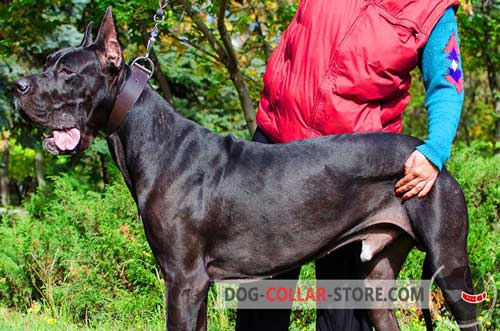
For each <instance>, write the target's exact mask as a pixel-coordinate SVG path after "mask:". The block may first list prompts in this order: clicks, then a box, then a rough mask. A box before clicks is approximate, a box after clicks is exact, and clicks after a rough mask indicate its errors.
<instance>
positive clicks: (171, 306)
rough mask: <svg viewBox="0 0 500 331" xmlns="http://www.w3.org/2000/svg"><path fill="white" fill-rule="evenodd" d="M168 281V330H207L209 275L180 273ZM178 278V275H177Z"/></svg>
mask: <svg viewBox="0 0 500 331" xmlns="http://www.w3.org/2000/svg"><path fill="white" fill-rule="evenodd" d="M179 277H180V278H181V279H176V280H174V281H172V282H167V330H168V331H205V330H206V327H207V321H206V319H207V315H206V301H205V299H206V298H207V295H208V288H209V285H210V280H209V278H208V275H206V274H201V275H198V274H197V275H189V276H188V277H186V275H180V276H179ZM176 278H177V277H176Z"/></svg>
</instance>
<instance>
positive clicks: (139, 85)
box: [106, 0, 169, 137]
mask: <svg viewBox="0 0 500 331" xmlns="http://www.w3.org/2000/svg"><path fill="white" fill-rule="evenodd" d="M168 2H169V0H159V1H158V10H157V11H156V14H155V15H154V17H153V19H154V22H155V26H154V27H153V30H152V31H151V37H150V38H149V41H148V45H147V47H146V55H145V56H140V57H138V58H136V59H135V60H134V61H133V62H132V64H131V65H130V67H131V72H130V75H129V77H128V78H127V81H126V82H125V85H124V86H123V88H122V89H121V91H120V92H119V93H118V95H117V96H116V100H115V104H114V106H113V110H112V111H111V114H110V115H109V119H108V123H107V126H106V134H107V136H108V137H109V136H110V135H112V134H113V133H115V132H116V130H118V129H119V128H120V126H121V125H122V123H123V122H124V121H125V118H126V117H127V114H128V112H129V111H130V110H131V109H132V108H133V107H134V105H135V103H136V102H137V100H139V97H140V96H141V94H142V92H143V91H144V88H145V87H146V84H147V83H148V80H149V79H150V78H151V76H153V72H154V68H155V67H154V63H153V61H152V60H151V59H150V58H149V53H150V51H151V48H152V47H153V44H154V42H155V41H156V37H158V34H159V28H158V25H159V24H160V23H161V22H163V21H164V20H165V7H166V6H167V5H168ZM142 61H143V62H145V63H147V64H148V65H149V67H150V69H149V68H147V67H146V66H145V65H141V64H139V62H142Z"/></svg>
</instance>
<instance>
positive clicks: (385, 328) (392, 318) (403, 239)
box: [367, 234, 415, 331]
mask: <svg viewBox="0 0 500 331" xmlns="http://www.w3.org/2000/svg"><path fill="white" fill-rule="evenodd" d="M414 245H415V244H414V242H413V240H412V239H411V238H410V236H408V235H406V234H401V235H400V236H399V237H398V238H396V239H395V240H394V242H392V243H391V244H390V245H389V246H387V247H385V248H384V249H383V250H382V251H381V252H380V253H379V254H377V255H375V257H374V258H373V260H371V261H370V262H368V275H367V279H370V280H371V279H373V280H379V279H390V280H395V279H396V278H397V277H398V274H399V271H400V270H401V267H402V266H403V263H404V261H405V259H406V257H407V256H408V253H409V252H410V250H411V249H412V248H413V246H414ZM394 284H396V283H395V282H394ZM368 317H369V318H370V321H371V322H372V324H373V326H375V329H376V330H377V331H398V330H399V325H398V322H397V320H396V315H395V314H394V310H392V309H371V310H369V311H368Z"/></svg>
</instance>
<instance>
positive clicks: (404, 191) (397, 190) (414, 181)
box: [396, 175, 422, 195]
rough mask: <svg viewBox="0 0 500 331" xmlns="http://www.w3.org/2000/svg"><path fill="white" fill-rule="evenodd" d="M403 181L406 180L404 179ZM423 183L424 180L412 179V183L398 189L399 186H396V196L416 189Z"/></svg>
mask: <svg viewBox="0 0 500 331" xmlns="http://www.w3.org/2000/svg"><path fill="white" fill-rule="evenodd" d="M409 176H410V175H408V176H405V178H406V177H409ZM402 180H404V178H403V179H402ZM402 180H401V181H402ZM421 181H422V178H420V177H414V178H413V179H411V181H410V182H408V183H406V184H404V185H402V186H399V187H397V184H396V195H401V194H403V193H406V192H408V191H409V190H411V189H412V188H414V187H415V186H416V185H417V184H418V183H419V182H421Z"/></svg>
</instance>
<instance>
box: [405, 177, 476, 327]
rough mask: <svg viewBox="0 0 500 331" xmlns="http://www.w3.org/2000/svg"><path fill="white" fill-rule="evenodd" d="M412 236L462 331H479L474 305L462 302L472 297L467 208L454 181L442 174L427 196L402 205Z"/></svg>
mask: <svg viewBox="0 0 500 331" xmlns="http://www.w3.org/2000/svg"><path fill="white" fill-rule="evenodd" d="M405 207H406V209H407V211H408V215H409V217H410V220H411V222H412V228H413V230H414V231H415V235H416V236H417V239H418V241H419V244H420V245H421V246H422V248H423V250H424V251H425V252H426V253H427V257H426V259H428V261H426V268H429V270H428V271H427V273H431V274H435V280H436V282H437V285H438V286H439V287H440V288H441V290H442V291H443V295H444V298H445V300H446V303H447V305H448V307H449V308H450V310H451V313H452V315H453V317H454V318H455V320H456V321H457V323H458V324H459V326H460V329H461V330H467V331H475V330H479V327H478V325H477V323H476V311H475V306H474V304H470V303H468V302H465V301H464V300H462V298H461V296H462V291H463V292H466V293H471V294H472V293H473V290H472V278H471V273H470V268H469V261H468V257H467V231H468V219H467V207H466V204H465V199H464V196H463V193H462V191H461V189H460V187H459V185H458V184H457V183H456V181H455V180H454V179H453V178H452V177H451V176H450V175H449V174H448V173H447V172H446V170H443V171H442V172H441V174H440V176H439V178H438V180H437V181H436V184H435V186H434V188H433V190H432V191H431V192H430V194H429V195H428V196H427V197H426V198H424V199H422V200H419V199H411V200H409V201H408V202H407V203H405ZM427 324H429V323H427Z"/></svg>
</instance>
